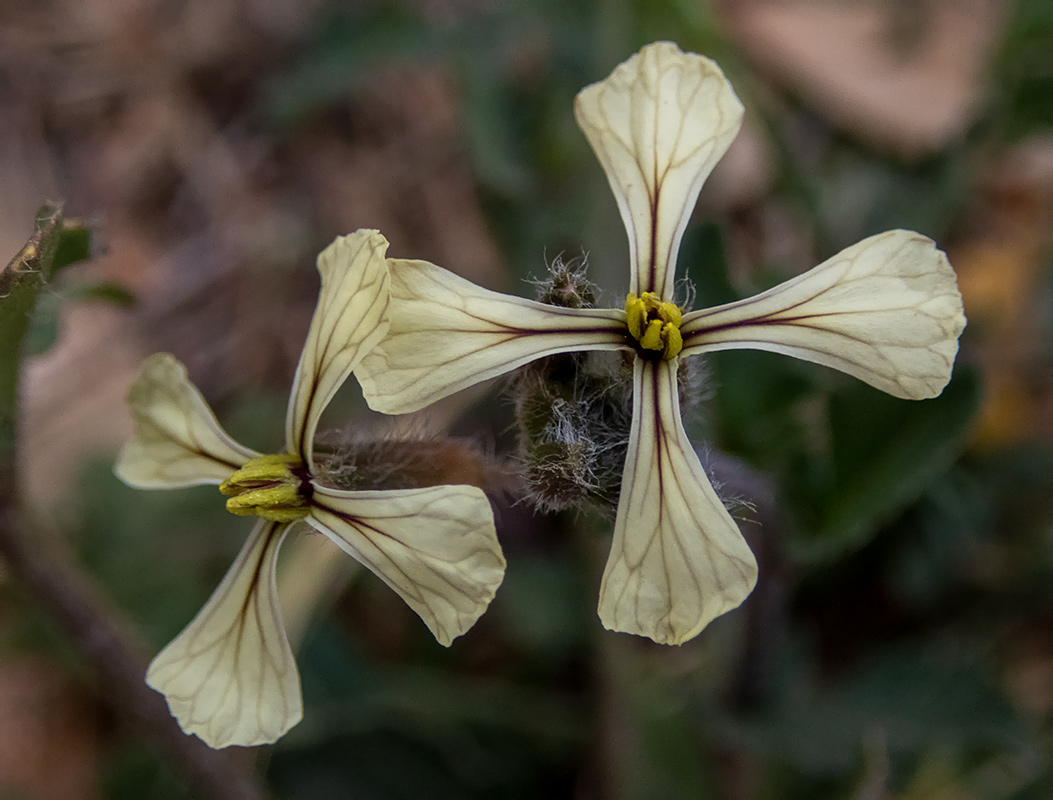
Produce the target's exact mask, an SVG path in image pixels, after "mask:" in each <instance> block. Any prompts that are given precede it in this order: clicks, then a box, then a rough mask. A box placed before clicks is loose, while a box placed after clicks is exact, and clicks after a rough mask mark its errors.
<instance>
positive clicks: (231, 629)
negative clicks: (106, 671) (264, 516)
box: [146, 520, 303, 747]
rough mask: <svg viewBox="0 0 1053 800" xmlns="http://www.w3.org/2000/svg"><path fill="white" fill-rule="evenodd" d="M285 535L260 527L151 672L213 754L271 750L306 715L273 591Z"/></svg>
mask: <svg viewBox="0 0 1053 800" xmlns="http://www.w3.org/2000/svg"><path fill="white" fill-rule="evenodd" d="M287 531H288V525H283V524H280V523H276V522H268V521H266V520H261V521H260V522H258V523H257V524H256V527H255V528H254V529H253V531H252V533H251V534H250V535H249V538H248V540H247V541H246V542H245V545H244V547H242V548H241V552H240V553H239V554H238V557H237V560H235V562H234V565H233V566H232V567H231V568H230V570H229V571H228V572H227V574H226V577H224V578H223V582H222V583H220V585H219V587H218V588H217V589H216V591H215V592H214V593H213V594H212V597H210V598H209V600H208V602H207V603H205V607H204V608H202V609H201V611H200V612H198V615H197V616H196V617H194V619H193V621H192V622H191V623H190V624H189V625H187V627H186V629H185V630H183V632H182V633H180V634H179V635H178V636H177V637H176V638H175V639H174V640H173V641H172V643H171V644H169V645H168V646H167V647H166V648H165V649H164V650H162V651H161V653H160V654H159V655H158V656H157V658H155V659H154V660H153V662H152V663H151V664H150V668H149V670H148V671H147V673H146V682H147V683H148V684H150V686H152V687H153V688H154V689H156V690H157V691H159V692H161V693H162V694H163V695H164V696H165V699H166V700H168V707H169V708H170V709H171V711H172V716H174V717H175V718H176V720H178V722H179V725H180V727H182V729H183V730H184V731H186V732H187V733H192V734H196V735H197V736H199V737H201V739H202V741H204V742H205V744H207V745H209V746H210V747H227V746H229V745H232V744H237V745H243V746H250V745H258V744H268V743H270V742H273V741H275V740H276V739H278V738H279V737H280V736H282V734H284V733H285V732H286V731H288V730H289V729H290V728H291V727H292V726H293V725H295V724H296V723H297V722H299V721H300V719H301V717H302V716H303V707H302V701H301V699H300V678H299V675H298V673H297V671H296V662H295V660H294V659H293V654H292V651H291V650H290V648H289V642H288V639H286V636H285V629H284V628H283V626H282V619H281V611H280V609H279V607H278V592H277V588H276V584H275V562H276V560H277V557H278V548H279V547H280V546H281V542H282V539H284V538H285V534H286V532H287Z"/></svg>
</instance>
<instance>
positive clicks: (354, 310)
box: [115, 230, 505, 747]
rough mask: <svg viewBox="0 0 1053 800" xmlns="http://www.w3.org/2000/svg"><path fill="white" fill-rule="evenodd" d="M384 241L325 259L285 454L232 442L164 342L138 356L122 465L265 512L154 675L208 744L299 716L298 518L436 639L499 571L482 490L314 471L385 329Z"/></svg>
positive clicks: (151, 679) (244, 741) (233, 506)
mask: <svg viewBox="0 0 1053 800" xmlns="http://www.w3.org/2000/svg"><path fill="white" fill-rule="evenodd" d="M386 250H387V241H386V240H385V239H384V237H383V236H381V235H380V234H379V233H378V232H377V231H369V230H363V231H358V232H356V233H353V234H351V235H350V236H345V237H342V238H338V239H337V240H336V241H334V242H333V243H332V244H331V245H330V246H329V247H327V248H326V249H325V250H324V251H323V252H322V254H321V255H320V256H319V257H318V270H319V272H320V273H321V276H322V289H321V293H320V295H319V298H318V307H317V309H316V310H315V314H314V319H313V320H312V322H311V328H310V331H309V332H308V335H307V342H306V344H305V345H304V349H303V354H302V355H301V357H300V363H299V366H298V367H297V370H296V377H295V379H294V380H293V388H292V393H291V395H290V398H289V409H288V413H287V416H286V426H285V452H283V453H279V454H270V455H261V454H260V453H257V452H256V451H255V450H250V449H249V448H247V447H243V446H242V445H240V444H238V443H237V442H235V441H234V440H233V439H231V438H230V436H228V435H227V434H226V433H225V432H224V431H223V429H222V428H221V427H220V426H219V423H218V422H217V421H216V418H215V416H214V415H213V414H212V412H211V410H210V409H209V407H208V405H207V404H206V403H205V400H204V399H203V398H202V396H201V393H200V392H199V391H198V390H197V389H196V388H195V387H194V386H193V384H191V383H190V381H189V380H188V379H187V372H186V368H185V367H184V366H183V365H182V364H181V363H180V362H179V361H177V360H176V359H175V357H173V356H171V355H169V354H167V353H159V354H157V355H154V356H151V357H150V358H148V359H147V360H146V361H145V362H144V364H143V366H142V370H141V372H140V374H139V377H138V379H137V380H136V381H135V383H134V384H133V386H132V388H131V390H130V392H129V394H128V403H129V406H130V408H131V412H132V417H133V418H134V421H135V434H134V437H133V438H132V440H131V441H130V442H128V444H126V445H125V447H124V449H123V450H122V451H121V453H120V455H119V457H118V459H117V464H116V467H115V472H116V473H117V476H118V477H119V478H121V479H122V480H123V481H124V482H125V483H128V484H130V485H131V486H136V487H139V488H143V489H172V488H177V487H182V486H192V485H197V484H208V483H211V484H219V486H220V491H222V492H223V493H224V494H226V495H228V496H229V499H228V500H227V508H228V510H230V511H231V512H233V513H235V514H239V515H256V516H259V517H260V519H259V521H258V522H257V523H256V526H255V527H254V528H253V530H252V532H251V533H250V534H249V538H248V540H247V541H246V542H245V545H244V547H242V549H241V552H240V553H239V555H238V557H237V560H236V561H235V562H234V565H233V566H232V567H231V568H230V571H229V572H228V573H227V575H226V577H225V578H224V579H223V581H222V583H221V584H220V585H219V588H218V589H216V591H215V593H214V594H213V595H212V597H211V598H210V599H209V600H208V602H207V603H206V604H205V607H204V608H202V609H201V611H200V613H198V615H197V616H196V617H195V618H194V620H193V621H192V622H191V623H190V624H189V625H188V626H187V627H186V629H185V630H184V631H183V632H182V633H180V634H179V635H178V636H177V637H176V638H175V640H174V641H172V642H171V643H170V644H169V645H168V646H167V647H166V648H165V649H164V650H163V651H162V652H161V653H160V654H159V655H158V656H157V658H155V659H154V660H153V662H152V663H151V664H150V668H149V670H148V672H147V676H146V680H147V683H149V684H150V685H151V686H152V687H153V688H155V689H157V690H158V691H159V692H161V693H162V694H164V695H165V697H166V699H167V700H168V705H169V708H170V709H171V711H172V714H173V716H175V718H176V719H177V720H178V721H179V724H180V725H181V726H182V728H183V730H184V731H186V732H187V733H193V734H197V735H198V736H199V737H201V739H203V740H204V741H205V742H206V743H207V744H209V745H211V746H212V747H226V746H228V745H234V744H236V745H258V744H265V743H269V742H273V741H275V740H276V739H277V738H278V737H280V736H281V735H282V734H284V733H285V732H286V731H287V730H289V728H291V727H292V726H293V725H295V724H296V723H297V722H299V720H300V718H301V716H302V706H301V699H300V679H299V675H298V674H297V671H296V664H295V662H294V660H293V655H292V652H291V650H290V647H289V643H288V640H287V638H286V635H285V630H284V627H283V625H282V620H281V612H280V610H279V607H278V597H277V590H276V585H275V563H276V559H277V555H278V549H279V547H280V546H281V543H282V540H283V539H284V538H285V536H286V534H287V533H288V531H289V528H290V527H291V526H292V525H294V524H295V523H297V522H301V521H302V522H305V523H307V524H308V525H310V526H311V527H312V528H315V529H316V530H318V531H319V532H321V533H323V534H324V535H326V536H327V537H329V538H330V539H331V540H332V541H333V542H334V543H336V545H337V546H339V547H340V548H341V549H343V550H344V551H345V552H347V553H349V554H350V555H351V556H353V557H354V558H356V559H358V560H359V561H361V562H362V563H363V564H365V565H366V566H367V567H369V568H370V569H371V570H372V571H373V572H374V573H376V574H377V576H379V577H380V578H381V579H382V580H383V581H384V582H385V583H387V584H388V585H389V586H390V587H391V588H392V589H394V590H395V591H396V592H398V593H399V594H400V595H401V596H402V598H403V599H404V600H405V601H406V602H407V603H408V604H409V606H410V607H411V608H412V609H413V610H414V611H416V612H417V614H419V615H420V617H421V619H423V620H424V622H425V623H426V624H427V625H428V627H429V628H430V629H431V631H432V633H434V634H435V638H436V639H438V641H439V642H440V643H441V644H443V645H449V644H450V642H451V641H452V640H453V639H454V638H455V637H457V636H459V635H461V634H462V633H464V632H465V631H467V630H468V629H469V628H470V627H471V626H472V625H473V624H474V623H475V621H476V620H477V619H478V618H479V615H480V614H482V613H483V611H484V610H485V609H486V607H487V605H488V604H489V603H490V600H491V599H492V598H493V596H494V593H495V592H496V591H497V587H498V585H499V584H500V583H501V579H502V578H503V576H504V568H505V561H504V557H503V555H502V554H501V548H500V546H499V545H498V542H497V538H496V534H495V531H494V522H493V513H492V511H491V508H490V504H489V502H488V501H487V499H486V496H485V494H484V493H483V492H482V490H480V489H478V488H476V487H473V486H432V487H429V488H423V489H405V490H396V491H353V492H352V491H340V490H337V489H332V488H329V487H327V486H323V485H322V484H320V483H318V482H317V481H315V480H314V479H313V477H312V470H313V469H314V468H315V461H314V454H313V446H314V445H313V441H314V434H315V429H316V427H317V425H318V419H319V417H320V416H321V413H322V411H323V409H324V408H325V407H326V405H327V404H328V403H329V401H330V400H331V399H332V397H333V395H334V394H335V393H336V390H337V389H338V388H339V387H340V385H341V384H342V383H343V382H344V380H346V379H347V377H348V376H349V375H350V374H351V371H352V369H353V368H354V367H355V365H356V364H357V363H358V362H359V360H360V359H361V358H362V356H363V355H364V354H365V353H367V352H369V350H370V349H371V348H372V347H373V346H375V344H376V343H377V342H378V341H379V340H380V339H381V338H382V337H383V336H384V334H385V332H386V331H387V327H388V319H387V317H388V302H389V301H388V280H389V279H388V271H387V266H386V264H385V260H384V253H385V251H386Z"/></svg>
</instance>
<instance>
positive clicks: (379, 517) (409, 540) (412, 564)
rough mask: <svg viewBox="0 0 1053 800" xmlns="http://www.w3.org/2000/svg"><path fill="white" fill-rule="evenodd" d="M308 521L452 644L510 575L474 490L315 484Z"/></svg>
mask: <svg viewBox="0 0 1053 800" xmlns="http://www.w3.org/2000/svg"><path fill="white" fill-rule="evenodd" d="M313 503H314V507H313V508H312V509H311V514H310V516H308V517H307V519H306V520H305V521H306V522H308V523H310V524H311V525H313V526H314V527H315V528H317V529H318V530H319V531H321V532H322V533H324V534H325V535H327V536H328V537H329V538H330V539H332V540H333V541H334V542H335V543H336V544H337V545H338V546H339V547H340V548H341V549H343V550H344V551H345V552H347V553H349V554H350V555H351V556H353V557H354V558H356V559H358V560H359V561H360V562H362V563H363V564H365V565H366V566H367V567H369V569H371V570H372V571H373V572H374V573H375V574H376V575H377V576H378V577H379V578H380V579H381V580H383V581H384V582H385V583H386V584H387V585H388V586H390V587H391V588H392V589H394V590H395V591H396V592H398V593H399V595H401V597H402V599H403V600H405V601H406V603H407V604H408V605H409V607H410V608H412V609H413V610H414V611H416V612H417V614H419V615H420V618H421V619H423V620H424V622H425V623H426V624H427V626H428V627H429V628H430V629H431V632H432V633H433V634H435V638H436V639H437V640H438V641H439V643H440V644H442V645H447V646H448V645H449V644H450V642H452V641H453V640H454V639H455V638H456V637H458V636H460V635H461V634H462V633H464V632H465V631H467V630H468V629H469V628H471V627H472V625H474V624H475V621H476V620H477V619H479V617H480V616H481V615H482V613H483V612H484V611H485V610H486V607H487V606H488V605H489V604H490V601H491V600H492V599H493V597H494V594H495V593H496V592H497V587H498V586H500V584H501V580H502V579H503V578H504V572H505V559H504V555H503V554H502V553H501V546H500V545H499V544H498V542H497V534H496V532H495V530H494V518H493V511H492V510H491V508H490V502H489V501H488V500H487V499H486V495H485V494H483V492H482V490H481V489H478V488H476V487H474V486H432V487H428V488H426V489H400V490H394V491H370V492H344V491H339V490H336V489H328V488H325V487H321V486H317V485H316V486H315V491H314V498H313Z"/></svg>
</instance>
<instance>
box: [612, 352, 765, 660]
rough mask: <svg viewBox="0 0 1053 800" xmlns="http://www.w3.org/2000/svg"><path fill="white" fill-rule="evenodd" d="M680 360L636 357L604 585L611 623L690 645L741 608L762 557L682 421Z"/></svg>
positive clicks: (658, 639)
mask: <svg viewBox="0 0 1053 800" xmlns="http://www.w3.org/2000/svg"><path fill="white" fill-rule="evenodd" d="M676 365H677V360H676V359H674V360H672V361H661V362H650V361H644V360H642V359H637V360H636V367H635V372H634V378H633V380H634V389H635V396H634V399H633V427H632V433H631V434H630V438H629V452H628V455H627V457H626V461H625V472H624V474H623V476H622V491H621V497H620V499H619V501H618V518H617V521H616V522H615V526H614V541H613V542H612V544H611V554H610V558H609V559H608V561H607V568H606V570H605V572H604V574H603V583H602V585H601V587H600V603H599V614H600V620H601V621H602V622H603V625H604V627H606V628H608V629H609V630H614V631H621V632H623V633H634V634H637V635H639V636H647V637H650V638H651V639H654V640H655V641H656V642H659V643H661V644H683V643H684V642H686V641H688V640H689V639H691V638H693V637H695V636H697V635H698V634H699V632H701V630H702V629H703V628H704V627H705V626H706V625H708V624H709V623H710V622H711V621H712V620H713V619H715V618H716V617H718V616H720V615H721V614H723V613H725V612H727V611H730V610H731V609H733V608H735V607H736V606H738V605H739V604H740V603H741V602H742V601H743V600H745V599H746V597H747V596H748V595H749V593H750V592H751V591H752V590H753V586H754V584H755V583H756V581H757V562H756V560H755V559H754V557H753V553H751V552H750V549H749V547H747V546H746V542H745V540H744V539H743V538H742V534H741V533H739V530H738V527H737V526H736V525H735V522H734V521H733V520H732V519H731V515H730V514H728V512H727V509H725V508H724V506H723V504H722V503H721V502H720V499H719V498H718V497H717V495H716V492H714V491H713V487H712V486H711V485H710V483H709V479H708V478H707V477H706V473H705V472H704V471H703V469H702V464H701V463H700V462H699V460H698V456H697V455H696V454H695V450H694V447H693V446H692V445H691V442H690V440H689V439H688V438H687V434H686V433H685V431H684V426H683V424H682V422H681V420H680V401H679V397H678V392H677V378H676Z"/></svg>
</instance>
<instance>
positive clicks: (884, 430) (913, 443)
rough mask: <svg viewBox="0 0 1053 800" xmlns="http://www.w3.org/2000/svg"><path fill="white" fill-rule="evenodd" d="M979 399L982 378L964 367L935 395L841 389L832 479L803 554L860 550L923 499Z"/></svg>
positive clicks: (834, 412)
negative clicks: (926, 397)
mask: <svg viewBox="0 0 1053 800" xmlns="http://www.w3.org/2000/svg"><path fill="white" fill-rule="evenodd" d="M980 396H981V387H980V380H979V377H978V376H977V375H976V373H974V372H973V371H971V370H969V369H967V368H962V367H959V368H958V369H957V370H956V372H955V375H954V377H953V378H952V380H951V382H950V383H949V384H948V385H947V388H946V389H944V391H943V394H941V395H940V396H939V397H936V398H933V399H932V400H923V401H917V402H915V401H909V400H899V399H896V398H894V397H890V396H889V395H886V394H884V393H882V392H879V391H877V390H876V389H873V388H871V387H869V386H866V385H865V384H862V383H852V384H847V385H846V386H845V387H844V388H842V389H838V390H836V391H835V392H834V393H833V394H832V395H831V398H830V441H831V453H832V470H831V478H830V482H829V484H828V485H827V486H826V487H825V489H824V490H822V492H821V496H820V497H819V498H818V502H817V506H818V508H817V509H816V510H817V512H818V513H817V519H816V524H815V525H814V527H812V530H811V531H810V532H809V535H808V536H807V538H802V539H799V540H798V541H797V542H796V545H797V549H798V551H799V552H798V554H799V555H801V556H803V557H804V558H807V559H819V560H821V559H825V558H830V557H834V556H837V555H839V554H840V553H842V552H843V551H845V550H846V549H849V548H856V547H859V546H860V545H862V544H864V543H865V542H866V541H867V540H868V539H870V538H871V537H872V536H873V535H874V533H876V531H877V529H878V527H879V526H880V525H881V524H882V523H884V522H886V521H887V520H888V519H889V518H890V517H891V516H892V515H894V514H895V513H896V512H897V511H899V510H900V509H902V508H903V507H905V506H906V505H907V504H909V503H911V502H913V501H914V500H916V499H917V498H918V497H919V496H921V494H922V493H923V492H924V491H925V489H926V487H927V486H928V485H929V484H930V482H931V481H932V480H933V479H934V478H935V477H936V476H938V475H940V474H941V473H942V472H944V471H945V470H946V469H947V468H948V467H949V466H950V464H951V463H952V462H953V461H954V459H955V458H956V457H957V456H958V454H959V453H960V452H961V450H962V447H963V446H964V444H965V440H966V437H967V435H968V432H969V429H970V426H971V423H972V421H973V418H974V417H975V415H976V412H977V410H978V409H979V405H980Z"/></svg>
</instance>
